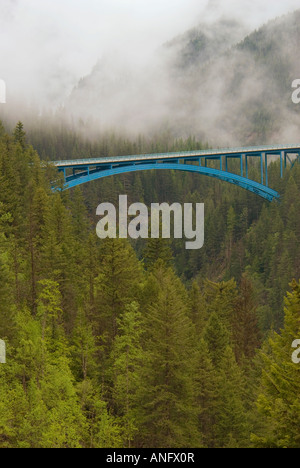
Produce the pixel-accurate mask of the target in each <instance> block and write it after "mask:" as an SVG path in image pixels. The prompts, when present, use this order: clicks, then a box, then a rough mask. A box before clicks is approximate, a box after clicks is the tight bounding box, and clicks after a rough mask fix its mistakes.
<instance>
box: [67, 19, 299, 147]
mask: <svg viewBox="0 0 300 468" xmlns="http://www.w3.org/2000/svg"><path fill="white" fill-rule="evenodd" d="M299 18H300V11H296V12H294V13H293V14H290V15H287V16H285V17H282V18H278V19H276V20H273V21H271V22H270V23H268V24H266V25H264V26H263V27H262V28H260V29H259V30H257V31H254V32H253V33H251V34H250V35H248V36H247V37H244V38H243V36H242V35H243V29H242V27H241V26H239V25H238V24H236V23H234V22H233V23H230V22H229V23H228V22H227V23H226V22H225V23H222V22H220V23H218V24H215V25H214V27H212V28H208V27H207V26H205V27H204V26H201V25H200V26H199V27H197V28H195V29H194V30H191V31H188V32H187V33H186V34H184V35H183V36H181V37H179V38H176V39H174V40H172V41H170V42H169V43H168V44H166V45H165V46H164V47H162V49H161V50H160V51H159V52H158V53H157V57H156V61H153V63H152V64H151V65H149V67H147V69H143V70H141V69H139V67H138V65H137V64H128V63H122V61H121V60H119V59H118V57H106V59H105V60H102V61H100V62H99V63H98V64H97V66H96V67H95V68H94V70H93V72H92V74H91V75H90V76H88V77H86V78H84V79H82V80H81V81H80V83H79V84H78V86H77V87H76V89H74V91H73V93H72V94H71V96H70V98H69V100H68V102H67V103H66V108H65V112H66V113H70V114H72V115H74V116H75V119H76V118H77V119H79V118H80V119H81V120H83V121H85V122H88V126H89V129H90V130H91V129H93V130H94V131H96V132H97V131H98V132H99V131H101V130H102V131H103V130H107V128H110V129H111V128H114V127H117V128H119V129H120V128H122V129H123V130H124V131H125V132H126V131H127V132H129V133H130V134H135V135H136V134H137V133H139V132H140V133H144V132H148V133H149V132H153V131H156V130H157V129H159V128H161V126H164V127H167V128H169V129H170V130H171V131H172V132H173V135H174V136H178V137H181V136H183V137H187V136H189V135H190V134H194V135H195V136H196V137H198V138H200V139H201V140H205V141H207V140H208V141H210V142H211V144H212V145H213V146H216V145H220V146H222V145H238V144H260V143H276V142H281V143H282V142H296V141H297V139H299V138H298V127H299V122H300V120H299V119H300V107H297V106H295V105H293V104H292V102H291V94H292V90H291V84H292V82H293V80H294V79H295V78H297V77H299V76H300V65H299V64H300V56H299V54H300V52H299V43H300V26H299ZM236 41H238V42H236ZM132 129H134V130H132ZM91 131H92V130H91Z"/></svg>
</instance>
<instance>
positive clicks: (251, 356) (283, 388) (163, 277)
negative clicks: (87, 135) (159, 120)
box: [0, 122, 300, 448]
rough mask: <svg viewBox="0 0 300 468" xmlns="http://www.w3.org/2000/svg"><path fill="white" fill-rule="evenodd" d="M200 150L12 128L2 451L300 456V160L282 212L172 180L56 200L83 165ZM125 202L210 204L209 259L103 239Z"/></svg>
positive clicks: (7, 149) (0, 273)
mask: <svg viewBox="0 0 300 468" xmlns="http://www.w3.org/2000/svg"><path fill="white" fill-rule="evenodd" d="M204 147H207V143H203V142H199V141H196V140H195V139H194V138H192V137H190V138H187V139H185V140H183V139H178V140H176V139H174V138H173V137H172V136H171V135H170V134H169V133H168V131H167V130H166V131H165V132H162V133H161V134H158V135H155V136H153V137H151V138H150V137H148V138H146V137H143V136H140V137H138V138H137V139H136V140H127V139H126V138H125V137H122V136H117V135H116V134H114V133H107V134H106V135H103V136H102V137H101V138H99V140H98V141H96V142H94V143H91V142H88V141H85V140H84V139H82V138H81V137H80V136H78V135H75V134H72V132H71V131H69V130H67V129H60V130H59V129H57V128H55V126H54V127H51V126H49V128H47V129H42V130H41V129H38V130H37V131H36V132H34V131H31V132H28V134H27V135H26V133H25V129H24V127H23V124H22V123H21V122H19V123H18V124H17V126H16V127H15V129H14V130H13V131H7V130H6V129H5V128H4V126H3V125H2V124H1V127H0V186H1V191H0V304H1V307H0V338H1V339H3V340H5V342H6V346H7V363H6V364H0V448H183V447H193V448H198V447H199V448H285V447H289V448H299V447H300V399H299V387H300V374H299V366H300V364H295V363H294V362H292V353H293V351H294V350H293V348H292V343H293V342H294V341H295V340H296V339H300V321H299V314H300V280H299V279H300V245H299V236H300V218H299V209H300V197H299V191H300V167H299V165H295V166H294V168H293V169H291V170H288V171H286V173H285V176H284V178H283V179H282V180H281V179H280V178H279V174H280V171H278V167H276V164H277V163H275V162H274V163H272V164H271V166H270V177H271V178H272V184H273V187H274V188H276V189H278V190H279V191H280V193H281V194H282V199H281V201H280V202H278V203H277V202H274V203H269V202H264V201H263V200H262V199H260V198H259V197H257V196H255V195H253V194H250V193H248V192H246V191H244V190H242V189H240V188H237V187H234V186H232V185H230V184H226V183H222V182H219V181H216V180H209V178H206V177H203V176H199V175H191V174H181V173H175V172H168V171H158V172H148V171H147V172H146V173H144V174H140V173H135V174H134V175H124V176H118V177H111V178H107V179H104V180H102V181H97V182H93V183H90V184H87V185H86V186H82V188H77V189H74V190H70V191H55V192H53V191H52V190H51V184H52V183H53V181H54V180H57V177H58V175H57V172H56V169H55V168H54V167H53V166H51V164H49V163H47V161H51V160H54V159H67V157H68V155H70V154H72V156H73V157H92V156H93V155H96V154H97V155H98V156H99V155H103V156H108V155H116V154H119V155H122V154H136V153H138V152H140V153H143V152H151V151H153V152H154V151H172V150H180V149H182V150H189V149H196V148H199V149H200V148H204ZM57 155H59V157H58V156H57ZM54 156H56V157H54ZM45 162H46V164H45ZM251 171H252V175H253V177H254V178H255V177H256V176H257V175H258V172H257V171H258V169H257V168H256V166H255V165H253V167H251ZM119 194H127V195H128V197H129V199H130V200H131V201H132V202H134V201H140V202H144V203H145V204H146V205H148V204H149V203H151V202H162V201H165V202H170V203H171V202H174V201H176V202H179V203H180V202H183V201H184V202H192V203H204V204H205V212H206V215H205V216H206V218H205V245H204V247H203V249H201V250H199V251H186V250H185V249H184V245H183V242H182V241H181V240H172V241H167V240H161V239H149V240H147V241H141V240H139V241H129V240H120V239H105V240H100V239H99V238H98V237H97V235H96V207H97V206H98V204H99V203H101V202H116V200H117V197H118V196H119Z"/></svg>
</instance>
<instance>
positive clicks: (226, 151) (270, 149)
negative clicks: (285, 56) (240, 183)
mask: <svg viewBox="0 0 300 468" xmlns="http://www.w3.org/2000/svg"><path fill="white" fill-rule="evenodd" d="M281 151H284V152H285V153H289V154H293V153H296V154H297V153H298V154H299V153H300V144H299V145H286V146H250V147H245V148H241V147H240V148H219V149H213V150H211V149H209V150H197V151H180V152H174V153H155V154H139V155H130V156H113V157H104V158H91V159H72V160H71V159H70V160H64V161H63V160H62V161H53V162H52V164H53V165H54V166H56V167H75V166H82V165H85V166H87V165H97V164H114V163H120V162H134V161H154V160H160V159H186V158H210V159H213V158H214V157H216V158H219V157H220V156H228V157H234V156H240V155H242V154H247V155H249V156H251V155H252V156H260V155H261V153H267V154H269V155H272V154H278V153H279V152H281Z"/></svg>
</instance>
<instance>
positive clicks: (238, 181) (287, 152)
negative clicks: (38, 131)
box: [51, 145, 300, 201]
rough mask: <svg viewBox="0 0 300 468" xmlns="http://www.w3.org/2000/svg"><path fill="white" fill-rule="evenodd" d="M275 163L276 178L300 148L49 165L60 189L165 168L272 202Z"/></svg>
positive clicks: (185, 153)
mask: <svg viewBox="0 0 300 468" xmlns="http://www.w3.org/2000/svg"><path fill="white" fill-rule="evenodd" d="M251 158H255V159H256V160H258V161H259V164H260V182H257V181H254V180H252V179H251V178H250V177H249V161H250V159H251ZM232 160H235V161H238V164H235V165H234V167H235V172H233V171H231V168H230V162H231V161H232ZM276 160H278V161H279V162H280V169H279V170H280V176H281V177H283V176H284V172H285V170H287V168H290V167H293V166H294V165H295V164H296V163H297V162H298V163H299V162H300V145H290V146H280V147H279V146H259V147H247V148H227V149H216V150H198V151H183V152H177V153H157V154H142V155H135V156H115V157H105V158H96V159H75V160H67V161H54V162H52V163H51V164H53V165H54V166H56V167H57V168H58V170H59V171H60V172H62V173H63V175H64V186H63V189H64V190H67V189H70V188H72V187H76V186H77V185H81V184H85V183H87V182H90V181H93V180H96V179H100V178H103V177H108V176H112V175H116V174H123V173H127V172H134V171H145V170H153V169H154V170H156V169H165V170H166V169H167V170H179V171H188V172H194V173H198V174H202V175H206V176H208V177H213V178H216V179H219V180H222V181H225V182H229V183H231V184H234V185H237V186H239V187H242V188H244V189H246V190H248V191H250V192H253V193H255V194H257V195H259V196H260V197H263V198H265V199H266V200H268V201H273V200H278V199H279V198H280V194H279V193H278V192H277V191H275V190H273V189H272V188H271V187H269V164H270V162H272V161H276ZM216 161H217V164H216ZM212 162H214V167H210V166H211V165H212ZM231 166H232V164H231ZM278 166H279V165H278ZM216 167H217V168H216ZM236 167H238V170H236ZM53 190H57V188H55V187H54V188H53Z"/></svg>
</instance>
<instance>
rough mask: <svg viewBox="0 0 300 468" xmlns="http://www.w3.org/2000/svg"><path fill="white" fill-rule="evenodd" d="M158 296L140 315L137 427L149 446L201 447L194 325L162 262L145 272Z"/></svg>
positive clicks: (182, 295) (181, 291)
mask: <svg viewBox="0 0 300 468" xmlns="http://www.w3.org/2000/svg"><path fill="white" fill-rule="evenodd" d="M150 280H152V281H155V282H156V284H157V295H156V296H155V297H154V298H153V300H152V302H151V305H150V306H149V307H148V309H147V310H146V311H145V312H144V314H145V328H144V330H145V334H144V336H145V344H144V348H145V351H146V353H147V362H146V365H145V366H144V368H143V370H142V379H141V381H142V386H141V387H140V389H139V392H140V403H139V407H140V420H139V429H140V436H141V438H142V439H141V440H142V443H143V445H144V444H146V446H150V447H165V448H168V447H180V446H183V445H184V446H187V447H191V446H196V447H197V446H201V445H202V439H201V435H200V434H199V431H198V428H197V409H196V401H195V388H194V373H195V366H196V345H195V339H194V327H193V325H192V322H191V321H190V319H189V318H188V314H187V294H186V291H185V289H184V287H183V285H182V284H181V282H180V280H179V279H178V278H177V277H176V275H175V274H174V272H173V271H172V270H171V269H166V267H165V266H164V264H163V263H161V264H159V263H158V264H157V267H156V268H155V270H153V272H152V273H151V274H150Z"/></svg>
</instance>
